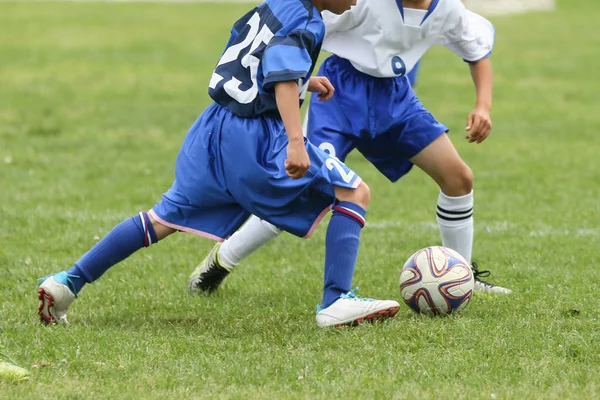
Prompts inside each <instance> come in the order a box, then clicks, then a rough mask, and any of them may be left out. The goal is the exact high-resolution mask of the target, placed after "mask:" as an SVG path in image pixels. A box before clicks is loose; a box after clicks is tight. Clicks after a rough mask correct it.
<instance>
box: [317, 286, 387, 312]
mask: <svg viewBox="0 0 600 400" xmlns="http://www.w3.org/2000/svg"><path fill="white" fill-rule="evenodd" d="M356 292H358V286H357V287H355V288H354V289H352V290H351V291H349V292H348V293H342V294H341V295H340V298H341V299H349V300H357V301H376V300H375V299H370V298H368V297H360V296H359V295H357V294H356ZM321 310H323V308H322V307H321V306H320V305H317V314H318V313H319V312H321Z"/></svg>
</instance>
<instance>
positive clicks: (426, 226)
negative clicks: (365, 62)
mask: <svg viewBox="0 0 600 400" xmlns="http://www.w3.org/2000/svg"><path fill="white" fill-rule="evenodd" d="M33 212H34V213H35V214H36V215H39V216H40V217H43V216H48V215H53V216H54V217H56V216H58V217H62V218H65V219H68V220H73V221H78V222H85V223H86V224H90V223H91V224H102V225H103V226H105V225H106V224H107V223H118V222H120V221H122V220H124V219H126V218H128V217H130V216H131V215H129V214H127V213H123V212H118V211H115V210H108V211H107V212H104V213H97V214H93V213H90V212H89V211H69V212H66V213H63V212H60V211H58V212H57V211H56V210H52V211H50V210H47V209H41V208H39V207H38V208H37V209H36V210H35V211H33ZM365 228H366V229H373V230H385V229H390V230H398V229H402V230H405V231H407V232H437V230H438V225H437V223H436V222H435V219H432V220H431V221H424V222H418V223H407V222H404V221H401V220H387V221H368V220H367V224H366V226H365ZM503 232H515V233H516V234H520V235H527V236H530V237H540V238H543V237H589V238H600V227H599V228H589V227H572V228H560V227H552V226H548V225H537V226H533V227H532V226H525V225H522V224H516V223H513V222H509V221H501V222H496V223H491V224H484V223H477V221H475V234H476V235H477V234H478V233H492V234H493V233H503Z"/></svg>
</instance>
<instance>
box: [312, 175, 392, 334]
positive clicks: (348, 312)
mask: <svg viewBox="0 0 600 400" xmlns="http://www.w3.org/2000/svg"><path fill="white" fill-rule="evenodd" d="M335 194H336V198H337V201H336V203H335V204H334V205H333V207H332V215H331V220H330V221H329V225H328V226H327V234H326V237H325V273H324V285H323V300H322V302H321V305H320V306H319V307H318V308H317V316H316V320H317V324H318V325H319V326H320V327H328V326H342V325H355V324H358V323H361V322H363V321H373V320H376V319H385V318H388V317H393V316H394V315H395V314H396V313H397V312H398V309H399V304H398V303H397V302H396V301H394V300H374V299H368V298H363V297H360V296H358V295H357V294H356V291H357V289H355V290H351V288H352V278H353V276H354V269H355V265H356V258H357V256H358V249H359V246H360V233H361V230H362V228H363V227H364V225H365V215H366V210H367V207H368V205H369V201H370V190H369V188H368V186H367V185H366V184H365V183H364V182H361V183H360V185H358V187H357V188H356V189H348V188H345V187H335Z"/></svg>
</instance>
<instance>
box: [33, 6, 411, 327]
mask: <svg viewBox="0 0 600 400" xmlns="http://www.w3.org/2000/svg"><path fill="white" fill-rule="evenodd" d="M354 3H355V0H312V1H311V0H267V1H266V2H264V3H262V4H261V5H260V6H258V7H256V8H255V9H253V10H251V11H250V12H249V13H247V14H246V15H245V16H244V17H242V18H241V19H240V20H239V21H237V22H236V23H235V25H234V26H233V29H232V31H231V38H230V40H229V42H228V44H227V46H226V48H225V51H224V53H223V55H222V56H221V59H220V60H219V62H218V64H217V66H216V68H215V70H214V73H213V75H212V78H211V80H210V83H209V94H210V96H211V97H212V99H213V100H214V103H213V104H212V105H210V106H209V107H208V108H207V109H206V110H205V111H204V112H203V113H202V115H200V117H199V118H198V120H197V121H196V122H195V123H194V124H193V125H192V127H191V128H190V130H189V132H188V134H187V136H186V138H185V141H184V143H183V145H182V147H181V150H180V152H179V155H178V157H177V162H176V166H175V181H174V183H173V185H172V187H171V188H170V189H169V190H168V191H167V192H166V193H165V194H164V195H163V197H162V200H161V201H159V202H158V204H156V205H155V206H154V207H153V208H152V209H151V210H150V211H148V212H141V213H139V215H136V216H134V217H132V218H130V219H128V220H125V221H123V222H122V223H120V224H119V225H117V226H116V227H114V228H113V229H112V230H111V231H110V232H109V233H108V235H107V236H106V237H104V238H103V239H102V240H101V241H100V242H98V243H97V244H96V245H95V246H94V247H92V249H91V250H89V251H88V252H87V253H86V254H85V255H83V256H82V257H81V258H80V259H79V260H78V261H77V262H76V263H75V264H74V266H73V267H72V268H70V269H69V270H67V271H62V272H59V273H56V274H52V275H49V276H47V277H45V278H42V279H41V282H40V286H39V291H38V293H39V299H40V307H39V311H38V312H39V315H40V317H41V320H42V321H44V322H55V321H56V322H67V319H66V312H67V309H68V307H69V305H70V304H71V303H72V301H73V300H74V299H75V298H76V297H77V295H78V294H79V293H80V291H81V289H82V288H83V286H84V285H85V284H88V283H91V282H93V281H95V280H97V279H98V278H100V276H101V275H102V274H103V273H104V272H106V271H107V270H108V269H109V268H110V267H111V266H113V265H115V264H116V263H118V262H120V261H122V260H123V259H125V258H127V257H129V256H130V255H131V254H132V253H134V252H135V251H137V250H139V249H141V248H142V247H148V246H150V245H152V244H154V243H156V242H158V241H159V240H162V239H163V238H165V237H167V236H169V235H171V234H173V233H174V232H176V231H178V230H180V231H187V232H192V233H195V234H198V235H201V236H205V237H209V238H212V239H215V240H222V238H226V237H228V236H229V235H231V234H232V233H233V232H235V231H236V230H237V229H238V228H239V227H240V226H241V224H242V223H243V222H244V221H246V220H247V219H248V217H249V216H250V214H254V215H257V216H258V217H260V218H262V219H264V220H265V221H269V222H270V223H271V224H273V225H276V226H278V227H280V228H281V229H284V230H286V231H288V232H290V233H292V234H294V235H296V236H300V237H306V236H309V235H310V234H311V233H312V231H313V229H314V227H315V226H316V224H317V223H318V222H319V220H320V219H321V217H322V216H323V215H324V212H325V211H329V209H330V208H333V215H332V217H331V221H330V223H329V226H328V228H327V239H326V251H325V253H326V254H325V284H324V293H323V299H322V303H321V306H320V307H318V309H317V314H316V321H317V324H318V326H320V327H327V326H338V325H353V324H355V323H358V322H361V321H363V320H373V319H383V318H387V317H392V316H394V315H395V313H396V312H397V311H398V308H399V305H398V303H397V302H396V301H393V300H373V299H367V298H362V297H359V296H357V295H356V290H354V291H350V289H351V284H352V275H353V272H354V266H355V261H356V256H357V254H358V247H359V239H360V231H361V229H362V227H363V226H364V223H365V213H366V211H365V210H366V208H367V206H368V204H369V196H370V193H369V188H368V187H367V185H366V184H365V183H363V182H362V181H361V179H360V177H359V176H358V175H357V174H356V173H355V172H354V171H352V170H350V169H349V168H348V167H346V166H345V165H344V164H343V163H342V162H341V161H339V160H338V159H336V158H334V157H332V156H330V155H328V154H327V153H326V152H324V151H322V150H320V149H319V148H317V147H316V146H314V145H312V144H310V143H309V142H307V141H305V140H304V138H303V134H302V125H301V122H300V121H301V118H300V110H299V105H300V101H299V99H302V98H303V97H304V95H305V93H306V91H307V90H309V91H311V92H316V93H318V96H316V97H318V98H320V99H321V100H323V101H327V100H330V99H331V97H332V95H333V91H334V88H333V87H332V86H331V84H330V83H329V81H328V80H327V79H326V78H319V77H315V78H310V76H311V73H312V71H313V68H314V66H315V62H316V59H317V57H318V55H319V52H320V49H321V44H322V41H323V37H324V34H325V26H324V23H323V19H322V16H321V14H320V12H321V11H324V10H328V11H330V12H331V13H332V14H340V13H342V12H344V11H346V10H347V9H349V8H350V7H351V5H353V4H354Z"/></svg>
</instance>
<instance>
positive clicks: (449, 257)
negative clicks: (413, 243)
mask: <svg viewBox="0 0 600 400" xmlns="http://www.w3.org/2000/svg"><path fill="white" fill-rule="evenodd" d="M474 284H475V282H474V280H473V273H472V272H471V267H469V263H467V261H466V260H465V259H464V258H463V257H462V256H461V255H460V254H458V253H457V252H456V251H454V250H452V249H449V248H447V247H441V246H432V247H427V248H425V249H421V250H419V251H417V252H416V253H415V254H413V255H412V256H410V258H409V259H408V260H407V261H406V263H405V264H404V267H403V268H402V274H401V275H400V292H401V293H402V298H403V299H404V302H405V303H406V304H407V305H408V306H409V307H410V308H412V309H413V310H414V311H416V312H420V313H422V314H426V315H446V314H450V313H456V312H459V311H462V310H464V309H465V308H466V307H467V305H468V304H469V301H471V296H472V295H473V286H474Z"/></svg>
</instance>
